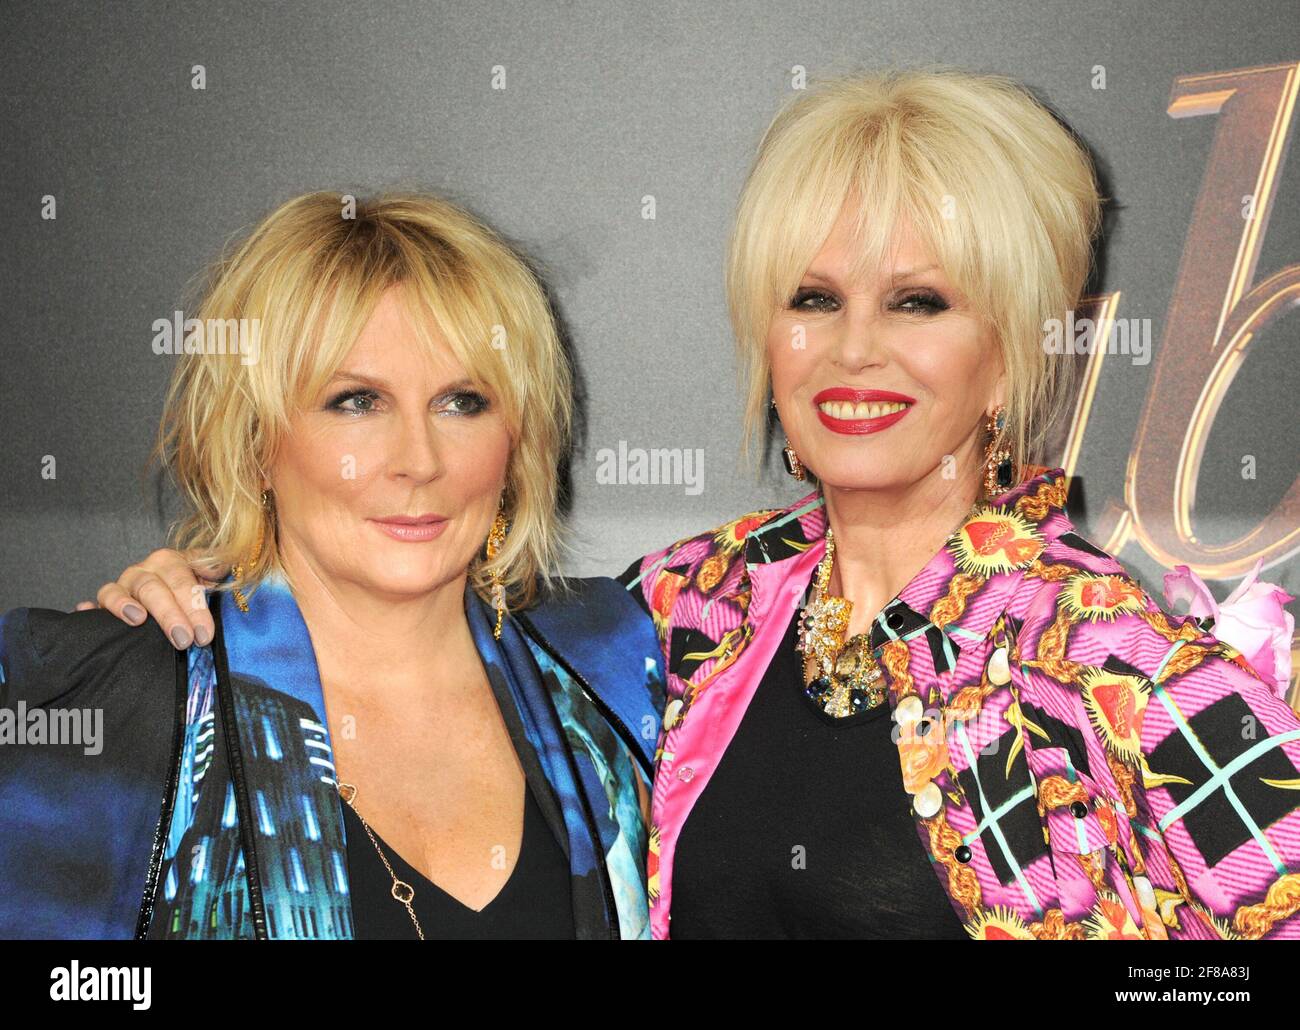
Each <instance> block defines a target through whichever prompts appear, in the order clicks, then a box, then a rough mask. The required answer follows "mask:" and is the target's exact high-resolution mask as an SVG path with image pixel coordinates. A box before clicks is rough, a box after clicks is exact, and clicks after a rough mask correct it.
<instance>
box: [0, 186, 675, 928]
mask: <svg viewBox="0 0 1300 1030" xmlns="http://www.w3.org/2000/svg"><path fill="white" fill-rule="evenodd" d="M195 317H196V318H197V320H198V321H197V328H194V329H193V331H192V332H190V333H189V335H187V338H186V339H185V341H184V346H183V347H182V348H180V349H181V350H183V353H182V354H180V356H179V357H177V358H176V360H177V366H176V371H175V376H174V379H173V382H172V386H171V390H170V393H169V395H168V398H167V403H166V409H165V413H164V417H163V423H162V431H161V438H160V453H161V454H162V456H163V458H164V460H165V463H166V466H167V468H168V469H169V471H170V472H171V473H172V475H173V477H174V479H175V481H176V483H177V485H178V486H179V488H180V492H181V494H182V497H183V498H184V500H185V502H186V505H187V515H186V517H185V518H184V520H183V521H182V522H181V523H180V524H179V526H178V528H177V532H176V537H175V542H176V543H177V545H179V546H183V547H189V548H194V549H196V550H197V551H198V552H200V553H202V554H204V555H205V556H207V557H209V558H211V559H215V560H216V562H217V563H218V564H225V565H228V566H233V574H232V575H231V576H230V577H228V578H227V579H226V580H225V581H224V582H221V583H217V584H215V585H216V586H217V587H218V589H216V590H215V591H213V592H212V594H211V599H210V601H209V600H208V599H205V595H204V591H203V589H202V588H201V587H199V586H198V585H197V584H196V583H194V580H193V577H192V576H190V575H189V573H188V570H187V569H185V568H184V566H182V567H181V568H182V572H183V578H184V579H185V580H186V581H188V582H189V583H191V584H194V586H195V589H194V590H193V591H190V590H188V589H186V590H184V591H183V597H182V600H181V601H180V602H179V603H180V605H182V607H176V605H177V602H175V601H172V600H171V598H172V594H171V591H170V590H169V588H168V585H167V584H165V583H164V582H163V581H162V580H160V579H158V578H157V577H155V576H153V575H152V574H151V573H149V572H148V571H147V570H146V569H144V568H143V567H142V568H137V569H133V570H131V571H130V572H129V573H128V574H127V576H126V577H125V580H124V583H125V586H126V587H127V589H129V590H132V591H134V593H135V596H136V597H137V598H138V599H139V600H140V602H142V603H145V604H151V605H154V606H156V605H157V604H158V603H159V601H160V599H165V600H166V601H167V602H168V603H170V604H172V605H173V610H172V611H169V612H168V613H167V615H168V616H169V618H168V621H167V622H166V623H165V624H166V625H168V626H170V627H172V628H171V637H172V640H171V642H170V643H169V642H168V640H167V639H166V638H165V637H164V636H163V635H162V634H161V633H159V632H157V631H156V630H154V629H150V630H141V631H133V630H130V629H129V628H127V627H125V626H123V625H122V623H121V622H119V621H118V620H117V619H115V618H113V617H112V615H110V614H109V612H107V611H78V612H75V613H73V614H71V615H67V614H61V613H56V612H47V611H40V610H35V609H16V610H14V611H11V612H9V613H7V614H6V615H5V616H4V620H3V625H2V626H0V641H2V644H3V647H2V648H0V661H2V662H3V671H4V676H3V677H2V678H0V682H3V683H4V691H5V696H6V698H7V699H8V700H10V701H11V702H18V703H22V704H25V705H27V706H30V707H33V708H35V707H38V706H42V705H47V704H49V703H51V701H52V700H53V699H58V702H59V704H61V705H71V706H81V705H86V706H94V707H97V708H100V709H102V711H103V713H104V720H105V722H106V725H105V727H104V731H103V741H102V750H101V751H97V752H94V753H89V752H87V753H84V754H83V753H73V752H68V751H65V750H63V749H57V750H50V749H45V750H44V751H43V752H42V753H41V754H40V755H39V756H38V757H36V758H34V759H32V760H30V761H28V762H25V763H13V762H4V763H0V795H3V796H4V797H6V798H15V799H17V800H15V801H14V802H13V803H9V802H8V801H7V802H6V804H5V806H4V807H3V811H2V812H0V842H2V843H0V866H3V868H4V869H5V871H6V880H7V884H8V888H9V889H8V890H7V891H6V897H7V900H6V901H5V902H3V903H0V936H15V935H17V936H30V935H31V934H32V933H33V932H36V933H37V934H38V935H46V936H56V937H81V936H87V937H129V936H137V937H160V938H196V937H201V938H213V937H216V938H227V937H235V938H240V937H248V938H253V937H256V938H264V937H267V938H299V939H303V938H396V939H402V938H410V939H417V938H418V939H426V938H519V937H524V938H532V937H537V938H566V937H567V938H573V937H578V938H597V939H609V938H615V939H617V938H619V937H624V938H635V937H641V936H646V935H648V924H647V917H646V900H645V898H646V891H645V853H646V827H645V823H644V812H643V806H644V804H645V803H646V801H647V799H648V786H649V774H650V768H651V758H652V756H651V754H650V752H649V750H648V747H649V742H647V741H645V740H643V739H642V738H641V737H640V736H639V735H634V734H632V733H631V732H629V731H628V730H627V727H628V726H640V725H642V724H643V723H644V722H646V721H647V720H648V721H650V722H654V721H657V719H658V711H657V706H659V705H661V704H662V693H661V688H660V689H656V687H657V686H658V682H659V681H658V672H657V669H658V665H657V648H656V645H655V639H654V634H653V630H652V628H651V627H650V625H649V624H648V623H647V622H646V621H645V620H644V618H643V616H642V613H641V611H640V610H639V609H638V608H637V606H636V605H635V604H634V603H633V601H632V600H631V598H630V597H629V596H628V594H627V592H626V591H625V590H624V588H623V587H622V586H621V585H620V584H618V583H616V582H614V581H613V580H610V579H604V580H601V579H593V580H573V581H570V582H569V583H568V584H567V585H565V584H561V583H560V582H559V581H558V579H557V578H556V568H557V554H558V550H559V548H560V546H561V531H560V526H559V521H558V515H557V492H558V477H557V468H558V467H559V465H560V464H561V462H562V460H563V458H564V456H565V453H566V448H567V446H568V442H569V425H570V419H571V376H570V371H569V366H568V363H567V359H566V356H565V353H564V350H563V348H562V346H561V343H560V340H559V337H558V334H557V331H556V326H555V323H554V320H553V318H552V315H551V311H550V308H549V305H548V303H547V299H546V296H545V294H544V292H543V290H542V287H541V285H540V283H539V282H538V280H537V278H536V277H535V275H534V274H533V273H532V272H531V271H530V269H529V268H528V266H527V265H526V263H525V262H524V261H523V260H522V259H521V258H520V257H519V256H518V255H517V254H516V253H515V252H514V251H513V250H512V249H511V248H510V247H509V246H508V245H507V244H506V243H505V242H503V241H502V240H501V239H500V238H499V237H498V236H497V235H496V234H494V233H493V232H492V231H491V230H489V229H488V228H487V227H486V226H484V225H483V224H482V223H481V222H479V221H478V220H477V219H475V218H473V217H472V216H470V215H469V214H468V213H466V212H465V211H463V210H461V209H459V208H458V207H456V206H455V205H453V204H451V203H448V202H447V201H444V200H441V199H438V198H434V197H429V196H422V195H415V194H407V195H395V196H385V197H381V198H378V199H376V200H373V201H367V202H361V203H358V204H357V205H356V207H355V211H352V210H350V209H349V208H348V207H345V206H344V205H343V203H342V201H341V199H340V197H339V196H337V195H335V194H328V193H312V194H307V195H305V196H301V197H297V198H295V199H293V200H290V201H289V202H287V203H285V204H284V205H282V206H281V207H279V208H278V209H277V210H275V211H274V212H272V213H271V214H270V215H268V216H267V217H266V218H265V219H264V220H263V221H262V222H261V223H260V224H258V225H257V227H256V228H255V229H254V230H253V231H252V232H251V234H249V235H248V236H247V237H246V238H245V239H243V240H242V241H241V242H239V244H238V245H237V246H235V247H234V248H233V249H232V250H231V251H230V253H229V254H228V255H227V256H225V257H224V258H223V259H222V260H221V261H220V262H219V263H218V265H217V266H216V268H215V269H214V271H213V273H212V275H211V278H210V282H209V285H208V286H207V288H206V291H205V293H204V297H203V300H202V303H201V305H200V307H199V310H198V312H197V313H196V316H195ZM232 334H233V335H232ZM167 553H168V554H169V555H171V554H173V553H174V552H167ZM171 582H172V583H173V584H174V583H177V582H178V580H177V579H176V577H175V575H174V574H173V578H172V580H171ZM105 600H106V605H107V606H108V607H111V608H112V610H113V611H114V613H115V614H118V615H121V616H123V617H124V618H125V619H126V621H128V622H133V623H139V622H142V621H143V619H144V613H143V612H142V611H139V610H138V608H137V606H136V602H135V600H134V599H133V598H132V597H131V595H130V594H128V593H127V592H126V591H124V590H120V589H119V593H118V595H117V596H115V597H109V598H106V599H105ZM133 609H134V610H133ZM591 613H596V614H595V615H594V616H591ZM589 616H590V617H589ZM589 636H597V637H598V640H596V639H592V640H589V639H587V638H588V637H589ZM173 645H174V647H175V648H177V649H178V650H173ZM593 813H599V814H600V818H599V820H597V819H596V818H595V817H594V816H593Z"/></svg>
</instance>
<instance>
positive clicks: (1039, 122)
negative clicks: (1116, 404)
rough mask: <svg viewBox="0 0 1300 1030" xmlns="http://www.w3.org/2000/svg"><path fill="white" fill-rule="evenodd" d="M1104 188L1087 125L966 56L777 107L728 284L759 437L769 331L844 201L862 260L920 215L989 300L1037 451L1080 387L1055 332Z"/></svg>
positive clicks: (942, 250) (954, 266) (939, 257)
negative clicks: (1048, 333) (1077, 129)
mask: <svg viewBox="0 0 1300 1030" xmlns="http://www.w3.org/2000/svg"><path fill="white" fill-rule="evenodd" d="M1101 201H1102V198H1101V196H1100V195H1099V193H1098V189H1097V181H1096V175H1095V172H1094V169H1093V164H1092V160H1091V158H1090V156H1089V154H1088V152H1087V150H1086V149H1085V147H1084V146H1083V145H1082V143H1081V142H1080V141H1079V140H1078V139H1077V138H1076V137H1075V135H1074V134H1073V133H1072V132H1071V131H1070V130H1068V129H1067V128H1065V127H1064V126H1063V125H1062V124H1060V123H1059V122H1058V121H1057V120H1056V119H1055V118H1054V117H1053V115H1052V114H1051V112H1050V111H1048V110H1047V108H1046V107H1044V106H1043V104H1041V103H1040V102H1039V101H1038V100H1036V99H1035V98H1034V97H1033V96H1032V95H1031V94H1030V93H1029V92H1028V91H1027V90H1026V89H1025V87H1023V86H1022V85H1020V84H1019V83H1017V82H1016V81H1014V80H1012V79H1009V78H1006V77H1004V76H998V75H980V74H973V73H969V72H964V71H959V70H955V69H951V68H934V69H917V70H909V71H887V72H880V73H875V74H866V75H853V76H846V77H840V78H833V79H827V80H824V81H821V82H818V83H816V84H814V85H813V86H812V87H811V88H810V89H809V90H808V91H806V92H802V93H800V94H798V95H796V96H795V97H794V98H793V99H792V100H790V101H789V102H788V103H787V104H786V105H785V106H784V107H783V108H782V109H781V111H780V112H778V114H777V115H776V117H775V118H774V119H773V120H772V122H771V124H770V126H769V127H768V129H767V131H766V133H765V134H764V136H763V139H762V142H761V144H760V146H759V149H758V154H757V157H756V158H755V161H754V164H753V167H752V169H751V171H750V174H749V178H748V179H747V181H746V183H745V187H744V190H743V191H742V193H741V197H740V202H739V206H738V210H737V215H736V221H735V228H734V231H733V233H732V237H731V242H730V248H729V253H728V258H727V296H728V304H729V308H730V314H731V321H732V326H733V328H734V331H735V335H736V343H737V347H738V351H739V357H740V362H741V366H742V371H743V375H744V382H745V386H746V395H747V396H746V403H745V440H746V443H752V442H753V441H754V440H755V438H756V436H758V435H759V434H760V432H761V431H762V429H763V427H764V425H765V419H766V417H767V396H768V393H769V382H770V378H771V372H770V367H769V363H768V358H767V333H768V329H769V327H770V326H771V322H772V319H773V316H774V314H775V313H776V311H777V310H778V309H779V308H780V307H781V306H783V305H784V304H786V303H787V302H788V301H789V298H790V297H791V296H792V295H793V294H794V292H795V290H796V289H797V287H798V285H799V281H800V279H801V278H802V277H803V274H804V272H805V271H806V270H807V268H808V265H809V264H810V263H811V261H812V259H813V258H814V257H815V256H816V254H817V252H818V251H819V250H820V248H821V246H822V244H823V243H824V242H825V240H826V238H827V236H829V235H830V231H831V229H832V227H833V226H834V224H835V222H836V220H837V219H838V217H839V215H840V213H841V211H842V210H847V211H849V212H850V213H851V214H852V216H853V217H854V219H855V221H856V227H855V232H856V238H857V240H858V241H859V244H860V252H859V261H858V267H857V268H856V269H855V270H854V271H855V273H856V274H858V275H864V274H869V273H871V272H874V270H875V269H876V268H878V267H880V265H881V264H882V259H883V258H884V257H885V255H886V254H887V253H888V247H889V245H890V243H891V240H892V236H893V234H894V231H895V228H896V226H897V225H898V223H899V221H900V220H901V219H903V218H906V219H907V220H909V221H910V223H911V225H912V227H913V229H914V231H915V233H916V235H917V238H918V240H919V241H920V242H921V243H922V244H923V245H925V246H926V248H927V249H928V250H929V251H930V253H931V254H932V255H933V257H934V259H935V260H936V261H937V262H938V263H939V265H940V267H941V268H942V269H943V271H944V274H945V275H946V276H947V277H948V279H949V280H950V281H951V282H952V283H953V285H954V286H956V287H957V289H959V290H961V291H962V293H963V294H964V295H965V296H966V297H967V298H968V299H969V300H970V301H971V302H972V304H973V305H974V307H975V308H976V310H978V311H981V312H983V313H984V316H985V318H986V320H987V324H988V326H989V327H990V329H991V330H992V333H993V335H994V337H995V339H996V340H997V344H998V346H999V347H1000V349H1001V352H1002V357H1003V359H1004V361H1005V365H1006V370H1007V379H1008V383H1007V385H1008V390H1007V403H1006V408H1007V418H1008V436H1009V439H1008V442H1009V444H1010V445H1011V450H1012V453H1013V457H1014V458H1015V461H1016V463H1017V465H1020V466H1023V465H1024V464H1025V463H1026V462H1028V461H1030V460H1033V459H1034V458H1035V457H1037V456H1038V452H1039V450H1040V448H1041V445H1042V442H1043V439H1044V436H1045V434H1046V432H1047V430H1048V429H1049V427H1050V426H1051V425H1052V423H1053V421H1054V420H1055V418H1056V417H1057V416H1058V414H1059V413H1060V409H1061V407H1062V405H1063V404H1064V403H1065V402H1066V401H1067V400H1068V399H1069V396H1070V382H1069V379H1070V368H1071V365H1070V362H1069V360H1068V358H1067V357H1066V356H1064V355H1059V354H1052V353H1049V352H1048V349H1047V348H1045V347H1044V343H1043V340H1044V329H1045V324H1046V323H1047V321H1048V320H1049V319H1061V320H1062V321H1064V320H1065V319H1066V317H1067V313H1068V312H1069V310H1070V309H1072V308H1073V307H1074V305H1075V304H1076V303H1077V302H1078V300H1079V297H1080V295H1081V293H1082V291H1083V287H1084V284H1085V282H1086V281H1087V278H1088V274H1089V272H1090V270H1091V268H1092V258H1093V240H1094V237H1095V236H1096V234H1097V232H1098V229H1099V228H1100V222H1101Z"/></svg>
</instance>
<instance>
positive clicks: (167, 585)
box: [77, 548, 230, 650]
mask: <svg viewBox="0 0 1300 1030" xmlns="http://www.w3.org/2000/svg"><path fill="white" fill-rule="evenodd" d="M229 571H230V566H228V565H225V564H222V563H221V562H218V561H216V560H214V559H212V558H210V557H209V556H208V555H206V554H204V553H202V552H199V551H189V552H184V553H182V552H181V551H173V550H170V549H168V548H160V549H159V550H157V551H154V552H153V554H151V555H149V557H148V558H146V559H145V560H144V561H142V562H140V563H138V564H136V565H131V566H129V567H128V568H127V569H126V571H124V572H123V573H122V574H121V575H120V576H119V577H118V578H117V581H116V582H114V583H105V584H104V585H103V586H102V587H100V588H99V593H98V594H96V595H95V596H96V600H95V601H82V602H81V603H80V604H79V605H77V611H84V610H86V609H88V608H96V607H99V608H105V609H107V610H108V611H110V612H112V613H113V614H114V615H116V616H117V617H118V618H119V619H121V620H122V621H123V622H125V623H126V624H127V625H128V626H139V625H141V624H142V623H143V622H144V620H145V614H146V612H147V613H148V614H149V615H151V616H153V619H154V621H155V622H156V623H158V625H159V626H161V627H162V628H163V632H165V633H166V634H167V638H168V639H169V640H170V641H171V642H172V646H173V647H175V648H176V649H177V650H184V649H185V648H187V647H189V646H190V644H191V643H197V644H198V645H199V646H200V647H202V646H206V645H207V644H210V643H211V642H212V636H213V633H214V632H215V629H216V628H215V626H214V625H213V623H212V615H211V613H210V612H209V611H208V601H207V591H208V589H209V588H210V587H212V586H213V585H214V584H216V583H219V582H220V581H221V580H222V579H223V578H224V577H225V575H226V574H227V573H228V572H229ZM96 602H98V603H96Z"/></svg>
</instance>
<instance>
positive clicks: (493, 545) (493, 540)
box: [486, 497, 510, 640]
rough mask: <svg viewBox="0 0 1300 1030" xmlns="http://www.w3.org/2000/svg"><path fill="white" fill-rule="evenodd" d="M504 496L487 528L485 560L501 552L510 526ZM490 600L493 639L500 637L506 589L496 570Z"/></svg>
mask: <svg viewBox="0 0 1300 1030" xmlns="http://www.w3.org/2000/svg"><path fill="white" fill-rule="evenodd" d="M504 508H505V498H504V497H502V498H501V506H499V507H498V508H497V517H496V518H495V519H493V520H492V528H491V529H490V530H488V538H487V548H486V550H487V560H488V561H494V560H495V559H496V556H497V555H498V554H500V553H501V545H502V544H504V543H505V542H506V531H507V530H508V529H509V528H510V523H509V521H508V520H507V519H506V513H505V510H504ZM491 580H492V602H493V604H494V605H495V606H496V610H497V624H496V627H495V628H494V629H493V630H492V637H493V639H495V640H500V639H501V620H502V619H504V618H505V615H506V589H505V586H504V585H503V584H502V582H501V573H500V572H498V571H497V570H495V569H494V570H493V571H492V575H491Z"/></svg>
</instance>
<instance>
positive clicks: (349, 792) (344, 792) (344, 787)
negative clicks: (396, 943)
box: [338, 783, 424, 940]
mask: <svg viewBox="0 0 1300 1030" xmlns="http://www.w3.org/2000/svg"><path fill="white" fill-rule="evenodd" d="M338 790H339V797H341V798H342V799H343V800H344V802H345V803H346V804H347V806H348V807H349V808H350V809H352V812H353V814H354V815H355V816H356V817H357V818H358V819H359V820H361V825H362V826H363V827H364V828H365V831H366V836H367V837H369V838H370V843H371V844H373V845H374V846H375V850H376V851H377V852H379V860H380V861H381V862H383V863H384V868H385V869H387V870H388V875H389V876H391V877H392V878H393V888H392V891H391V893H392V895H393V898H394V899H395V900H397V901H398V902H400V903H401V904H402V905H404V906H405V907H406V913H407V915H409V916H410V917H411V922H412V923H414V924H415V932H416V933H417V934H418V935H419V937H420V940H424V930H422V929H421V928H420V920H419V918H418V917H417V916H416V914H415V909H414V908H412V907H411V902H412V901H414V900H415V888H414V887H412V886H411V885H410V884H409V883H407V882H406V881H405V880H403V879H401V878H399V877H398V875H397V873H395V872H394V871H393V866H392V863H391V862H389V861H388V856H387V855H385V854H384V849H383V848H381V847H380V846H379V838H377V837H376V836H375V832H374V830H372V829H371V828H370V824H369V823H368V822H366V820H365V818H364V817H363V816H362V815H361V813H360V812H358V811H357V806H356V805H355V804H353V802H354V801H356V797H357V788H356V787H354V786H353V785H352V784H351V783H340V784H339V785H338Z"/></svg>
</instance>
